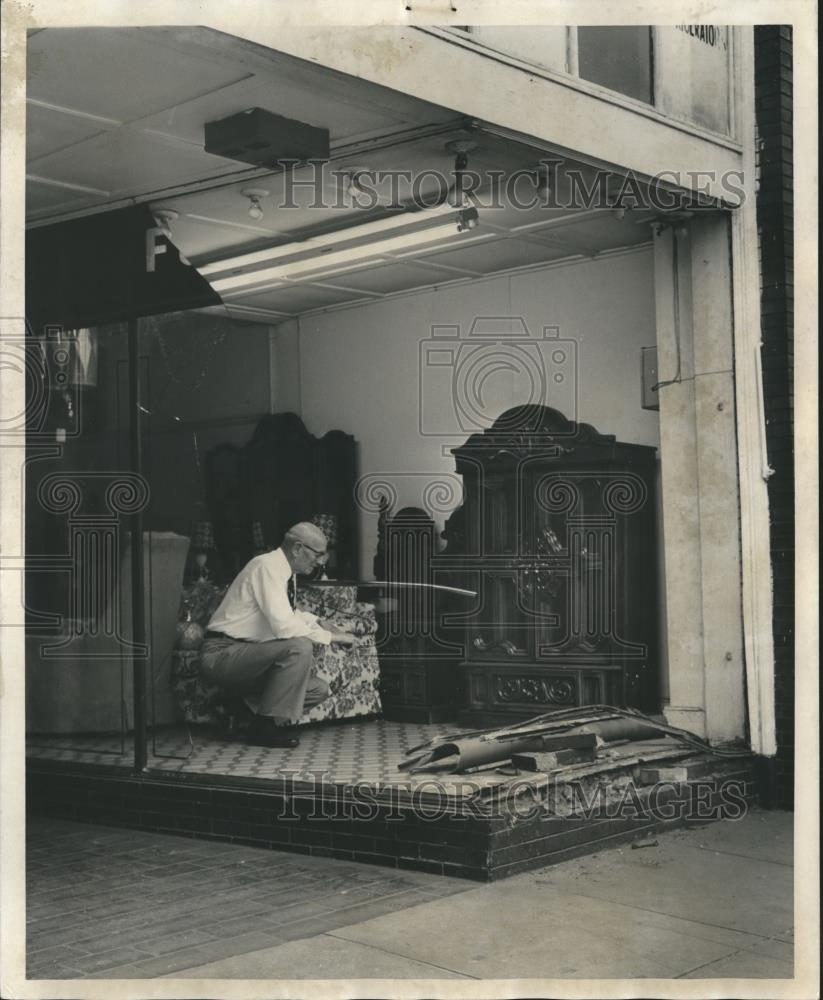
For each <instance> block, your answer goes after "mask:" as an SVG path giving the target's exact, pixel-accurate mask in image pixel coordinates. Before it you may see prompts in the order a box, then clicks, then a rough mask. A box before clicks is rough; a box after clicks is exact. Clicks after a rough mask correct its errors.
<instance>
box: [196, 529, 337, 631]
mask: <svg viewBox="0 0 823 1000" xmlns="http://www.w3.org/2000/svg"><path fill="white" fill-rule="evenodd" d="M292 575H293V574H292V569H291V566H290V565H289V561H288V559H286V555H285V553H284V552H283V550H282V549H276V550H275V551H274V552H264V553H263V555H261V556H255V557H254V559H251V560H249V562H247V563H246V565H245V566H244V567H243V569H241V570H240V572H239V573H238V574H237V576H236V577H235V578H234V580H233V581H232V583H231V585H230V587H229V589H228V590H227V591H226V595H225V597H224V598H223V600H222V601H221V602H220V606H219V607H218V609H217V611H215V613H214V614H213V615H212V618H211V621H210V622H209V626H208V627H209V628H210V629H212V630H213V631H215V632H225V633H226V634H227V635H230V636H234V638H236V639H246V640H248V641H250V642H267V641H269V640H270V639H297V638H300V637H302V636H305V637H306V638H308V639H311V640H312V642H319V643H322V644H323V645H328V644H329V643H330V642H331V633H330V632H328V631H327V630H326V629H324V628H322V627H321V626H320V625H319V624H318V621H317V615H313V614H311V613H310V612H308V611H294V610H292V606H291V604H290V603H289V596H288V591H287V587H288V584H289V580H290V579H291V578H292Z"/></svg>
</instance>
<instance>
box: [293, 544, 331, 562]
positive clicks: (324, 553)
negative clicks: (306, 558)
mask: <svg viewBox="0 0 823 1000" xmlns="http://www.w3.org/2000/svg"><path fill="white" fill-rule="evenodd" d="M300 544H301V545H302V546H303V548H304V549H308V550H309V552H313V553H314V554H315V556H316V557H317V558H318V559H323V558H325V557H326V556H327V555H328V554H329V550H328V549H316V548H314V546H312V545H309V544H308V542H301V543H300Z"/></svg>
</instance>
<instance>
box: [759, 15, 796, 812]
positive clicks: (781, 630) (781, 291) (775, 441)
mask: <svg viewBox="0 0 823 1000" xmlns="http://www.w3.org/2000/svg"><path fill="white" fill-rule="evenodd" d="M755 109H756V119H757V137H758V147H757V170H758V180H759V189H758V194H757V222H758V231H759V237H760V275H761V303H760V309H761V325H762V337H763V348H762V360H763V391H764V400H765V410H766V445H767V449H768V456H769V464H770V465H771V467H772V468H773V469H774V475H773V476H772V477H771V478H770V479H769V509H770V514H771V525H770V536H771V537H770V541H771V561H772V573H773V588H774V623H773V624H774V643H775V649H774V652H775V709H776V717H777V744H778V752H777V759H776V761H775V762H774V764H773V765H772V767H771V774H770V782H769V784H770V789H769V798H770V799H771V801H772V803H773V804H774V805H778V806H782V807H787V808H788V807H791V805H792V803H793V790H794V789H793V785H794V473H793V459H794V454H793V444H792V437H793V431H794V398H793V388H792V383H793V376H794V320H793V306H794V271H793V237H794V218H793V207H794V206H793V199H792V169H793V167H792V29H791V27H789V26H781V25H765V26H760V27H756V28H755Z"/></svg>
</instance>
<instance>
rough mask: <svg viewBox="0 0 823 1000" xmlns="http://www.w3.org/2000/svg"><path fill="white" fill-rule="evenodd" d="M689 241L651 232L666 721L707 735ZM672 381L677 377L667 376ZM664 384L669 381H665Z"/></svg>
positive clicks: (665, 230)
mask: <svg viewBox="0 0 823 1000" xmlns="http://www.w3.org/2000/svg"><path fill="white" fill-rule="evenodd" d="M689 263H690V262H689V250H688V241H687V238H686V237H685V235H683V234H682V233H681V234H678V233H676V232H675V231H674V230H673V229H672V228H671V227H664V228H661V229H659V230H657V231H656V232H655V238H654V265H655V313H656V323H657V370H658V378H659V379H660V382H661V383H662V384H661V385H660V386H659V389H658V392H659V398H660V461H661V485H662V497H663V538H664V549H665V552H664V556H665V558H664V561H665V588H666V630H667V635H668V663H669V705H668V707H667V709H666V716H667V718H668V719H669V721H670V722H671V723H672V725H675V726H682V727H683V728H684V729H689V730H691V731H692V732H695V733H697V734H698V735H700V736H705V735H706V698H705V684H704V670H703V601H702V579H703V570H702V564H701V554H702V549H701V538H700V513H699V505H698V502H697V499H698V445H697V427H696V421H695V399H694V388H695V387H694V380H693V379H692V375H693V367H692V365H693V355H694V350H693V343H692V326H691V307H690V306H691V294H690V270H691V269H690V266H689ZM673 380H677V381H673ZM666 383H668V384H666Z"/></svg>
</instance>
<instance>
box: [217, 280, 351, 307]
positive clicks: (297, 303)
mask: <svg viewBox="0 0 823 1000" xmlns="http://www.w3.org/2000/svg"><path fill="white" fill-rule="evenodd" d="M362 298H367V296H363V295H361V294H360V293H359V292H349V291H345V290H343V289H336V288H320V287H318V286H316V285H290V286H282V287H280V288H273V289H270V290H269V291H267V292H257V293H256V294H255V295H242V296H240V297H239V298H237V299H232V300H231V301H229V302H228V303H227V305H229V306H232V305H238V306H253V307H255V308H257V309H273V310H275V311H276V312H284V313H291V314H295V313H301V312H306V311H308V310H309V309H322V308H323V307H324V306H332V305H339V304H340V303H343V302H354V301H355V300H357V299H362Z"/></svg>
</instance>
